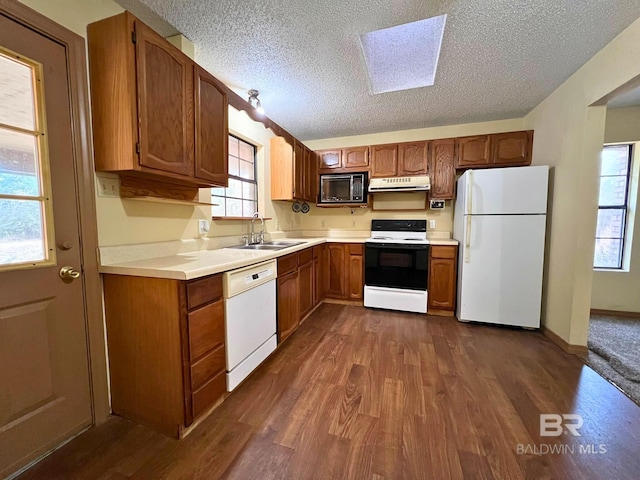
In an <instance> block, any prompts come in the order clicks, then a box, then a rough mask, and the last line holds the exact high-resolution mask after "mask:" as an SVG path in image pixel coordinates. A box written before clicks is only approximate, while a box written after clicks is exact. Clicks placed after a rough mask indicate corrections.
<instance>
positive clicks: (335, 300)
mask: <svg viewBox="0 0 640 480" xmlns="http://www.w3.org/2000/svg"><path fill="white" fill-rule="evenodd" d="M323 302H324V303H336V304H338V305H356V306H360V307H363V306H364V300H340V299H338V298H325V299H324V300H323Z"/></svg>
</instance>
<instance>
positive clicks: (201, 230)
mask: <svg viewBox="0 0 640 480" xmlns="http://www.w3.org/2000/svg"><path fill="white" fill-rule="evenodd" d="M207 233H209V221H208V220H198V234H199V235H206V234H207Z"/></svg>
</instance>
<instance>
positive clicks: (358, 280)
mask: <svg viewBox="0 0 640 480" xmlns="http://www.w3.org/2000/svg"><path fill="white" fill-rule="evenodd" d="M347 249H348V250H349V255H348V257H347V261H348V262H349V267H348V268H347V273H348V275H349V277H348V281H347V282H346V283H347V285H348V286H349V290H348V294H349V300H362V299H363V298H364V245H362V244H358V243H352V244H349V245H348V246H347Z"/></svg>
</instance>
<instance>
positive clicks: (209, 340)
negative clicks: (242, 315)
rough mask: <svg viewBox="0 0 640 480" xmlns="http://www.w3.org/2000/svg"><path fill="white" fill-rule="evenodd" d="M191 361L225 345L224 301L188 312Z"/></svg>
mask: <svg viewBox="0 0 640 480" xmlns="http://www.w3.org/2000/svg"><path fill="white" fill-rule="evenodd" d="M188 323H189V354H190V358H191V363H193V362H194V361H195V360H197V359H199V358H200V357H202V356H203V355H204V354H205V353H207V352H209V351H210V350H213V349H214V348H218V347H219V346H220V345H224V302H223V301H222V300H219V301H217V302H215V303H210V304H209V305H207V306H205V307H202V308H199V309H198V310H195V311H193V312H190V313H189V314H188Z"/></svg>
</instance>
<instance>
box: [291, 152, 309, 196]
mask: <svg viewBox="0 0 640 480" xmlns="http://www.w3.org/2000/svg"><path fill="white" fill-rule="evenodd" d="M293 164H294V166H293V198H295V199H297V200H304V199H305V197H306V195H305V194H306V191H307V189H306V184H305V164H304V145H303V144H301V143H300V142H298V141H297V140H296V141H295V144H294V146H293Z"/></svg>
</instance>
